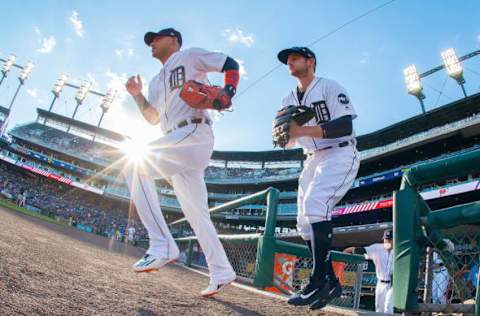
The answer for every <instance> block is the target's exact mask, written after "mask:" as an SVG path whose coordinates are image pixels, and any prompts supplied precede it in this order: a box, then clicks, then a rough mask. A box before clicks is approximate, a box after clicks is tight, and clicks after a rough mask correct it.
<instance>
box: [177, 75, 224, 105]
mask: <svg viewBox="0 0 480 316" xmlns="http://www.w3.org/2000/svg"><path fill="white" fill-rule="evenodd" d="M180 98H181V99H182V100H183V101H185V103H187V104H188V105H189V106H191V107H192V108H194V109H201V110H204V109H205V110H206V109H214V110H217V111H222V110H225V109H228V108H229V107H230V106H231V105H232V99H231V98H230V96H229V95H228V94H227V92H226V91H225V90H224V89H223V88H222V87H219V86H209V85H205V84H203V83H200V82H197V81H194V80H190V81H188V82H187V83H185V84H184V85H183V87H182V90H181V91H180Z"/></svg>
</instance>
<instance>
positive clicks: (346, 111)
mask: <svg viewBox="0 0 480 316" xmlns="http://www.w3.org/2000/svg"><path fill="white" fill-rule="evenodd" d="M325 96H326V102H327V106H328V107H329V110H330V113H331V119H332V120H334V119H337V118H339V117H342V116H346V115H351V116H352V119H354V118H356V117H357V113H356V112H355V109H354V108H353V104H352V101H350V96H349V95H348V93H347V90H345V88H344V87H342V86H341V85H340V84H338V83H337V82H335V81H333V80H329V81H328V84H327V86H326V91H325Z"/></svg>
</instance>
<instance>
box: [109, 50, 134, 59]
mask: <svg viewBox="0 0 480 316" xmlns="http://www.w3.org/2000/svg"><path fill="white" fill-rule="evenodd" d="M113 52H114V53H115V55H117V56H118V58H123V56H127V57H132V56H133V53H134V50H133V48H126V49H121V48H117V49H115V50H113Z"/></svg>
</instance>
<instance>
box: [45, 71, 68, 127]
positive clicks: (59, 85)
mask: <svg viewBox="0 0 480 316" xmlns="http://www.w3.org/2000/svg"><path fill="white" fill-rule="evenodd" d="M67 79H68V76H67V75H66V74H61V75H60V78H58V79H57V81H56V82H55V85H54V86H53V89H52V93H53V100H52V103H50V107H49V108H48V112H49V113H50V112H52V108H53V104H54V103H55V101H56V100H57V99H58V97H60V92H62V90H63V86H65V83H66V82H67ZM46 123H47V118H45V120H44V121H43V125H45V124H46Z"/></svg>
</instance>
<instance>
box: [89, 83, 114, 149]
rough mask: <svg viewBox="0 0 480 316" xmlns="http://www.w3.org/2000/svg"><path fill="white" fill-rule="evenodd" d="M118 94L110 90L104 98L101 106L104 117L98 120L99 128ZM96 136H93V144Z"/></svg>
mask: <svg viewBox="0 0 480 316" xmlns="http://www.w3.org/2000/svg"><path fill="white" fill-rule="evenodd" d="M116 93H117V91H116V90H114V89H108V91H107V94H105V95H104V96H103V98H102V103H101V104H100V107H101V108H102V115H101V116H100V119H99V120H98V124H97V127H100V124H102V120H103V116H104V115H105V113H107V112H108V110H109V109H110V106H111V105H112V102H113V99H114V98H115V94H116ZM96 136H97V135H96V134H95V135H93V139H92V142H93V141H95V137H96Z"/></svg>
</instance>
